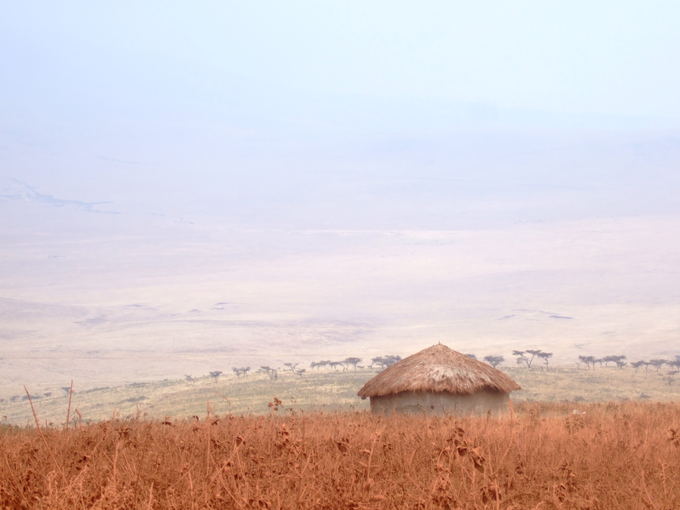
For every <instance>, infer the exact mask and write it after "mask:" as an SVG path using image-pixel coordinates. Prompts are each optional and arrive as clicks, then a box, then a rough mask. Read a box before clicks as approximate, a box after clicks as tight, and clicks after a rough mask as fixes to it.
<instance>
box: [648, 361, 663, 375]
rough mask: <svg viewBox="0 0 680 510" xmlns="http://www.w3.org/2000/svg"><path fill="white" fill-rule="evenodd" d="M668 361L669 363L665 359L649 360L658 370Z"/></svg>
mask: <svg viewBox="0 0 680 510" xmlns="http://www.w3.org/2000/svg"><path fill="white" fill-rule="evenodd" d="M666 363H668V360H665V359H651V360H649V364H650V365H651V366H653V367H654V368H656V371H657V372H658V371H659V369H660V368H661V367H662V366H664V365H665V364H666Z"/></svg>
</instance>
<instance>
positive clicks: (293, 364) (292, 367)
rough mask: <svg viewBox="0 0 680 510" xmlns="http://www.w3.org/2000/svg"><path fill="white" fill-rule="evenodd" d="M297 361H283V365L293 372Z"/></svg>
mask: <svg viewBox="0 0 680 510" xmlns="http://www.w3.org/2000/svg"><path fill="white" fill-rule="evenodd" d="M298 365H299V363H284V364H283V366H284V367H286V368H287V369H288V370H290V371H291V372H293V373H295V367H297V366H298Z"/></svg>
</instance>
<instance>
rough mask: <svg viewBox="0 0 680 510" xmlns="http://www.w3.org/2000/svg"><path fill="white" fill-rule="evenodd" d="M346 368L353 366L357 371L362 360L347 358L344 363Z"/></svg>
mask: <svg viewBox="0 0 680 510" xmlns="http://www.w3.org/2000/svg"><path fill="white" fill-rule="evenodd" d="M343 363H344V364H345V366H351V367H354V370H356V369H357V365H358V364H359V363H361V358H355V357H350V358H345V360H344V361H343Z"/></svg>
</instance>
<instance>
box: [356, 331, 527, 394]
mask: <svg viewBox="0 0 680 510" xmlns="http://www.w3.org/2000/svg"><path fill="white" fill-rule="evenodd" d="M519 389H521V388H520V386H519V385H518V384H517V383H516V382H515V381H513V380H512V379H510V377H508V376H507V375H505V374H504V373H503V372H501V371H500V370H497V369H495V368H493V367H492V366H491V365H487V364H486V363H482V362H481V361H477V360H476V359H473V358H471V357H469V356H466V355H464V354H461V353H459V352H456V351H454V350H453V349H449V348H448V347H447V346H445V345H442V344H437V345H433V346H432V347H428V348H427V349H423V350H422V351H420V352H417V353H415V354H413V355H411V356H409V357H408V358H405V359H403V360H401V361H399V362H397V363H395V364H394V365H392V366H390V367H388V368H386V369H385V370H383V371H382V372H380V373H379V374H378V375H376V376H375V377H374V378H373V379H371V380H370V381H368V382H367V383H366V384H364V386H363V388H361V389H360V390H359V396H360V397H361V398H366V397H382V396H385V395H394V394H395V393H401V392H404V391H415V392H434V393H442V392H447V393H454V394H457V395H470V394H471V393H476V392H478V391H497V392H502V393H509V392H511V391H513V390H519Z"/></svg>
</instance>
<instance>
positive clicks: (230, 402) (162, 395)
mask: <svg viewBox="0 0 680 510" xmlns="http://www.w3.org/2000/svg"><path fill="white" fill-rule="evenodd" d="M503 370H505V371H506V372H507V373H508V374H509V375H510V376H511V377H513V378H514V379H515V380H517V381H518V382H519V383H520V385H521V386H522V388H523V390H522V391H517V392H513V394H512V398H513V400H514V401H516V402H524V401H541V402H560V401H571V402H608V401H626V400H629V401H646V400H651V401H660V402H663V401H673V400H675V401H680V380H678V379H677V376H676V379H675V380H672V379H668V376H667V375H666V373H667V371H666V370H665V369H661V370H660V371H659V372H658V373H657V372H656V371H654V370H653V369H650V370H649V371H648V372H645V371H644V369H640V370H639V371H637V372H636V371H635V370H633V369H632V368H624V369H618V368H613V367H601V368H600V367H598V368H596V369H594V370H586V369H583V368H566V367H558V368H554V369H550V370H542V369H538V368H536V369H531V370H527V369H525V368H514V367H513V368H508V367H503ZM375 374H376V372H375V371H373V370H357V371H346V372H343V371H326V372H323V371H322V372H314V371H308V372H307V373H306V374H305V375H304V376H295V375H292V374H290V373H282V374H281V375H280V376H279V378H278V379H276V380H270V379H269V378H267V377H265V376H263V375H259V374H252V375H248V376H246V377H241V378H236V377H234V376H232V375H223V376H221V377H219V379H217V380H214V379H212V378H210V377H202V378H198V379H196V380H195V381H194V382H187V381H185V380H183V379H181V380H163V381H157V382H145V383H133V384H127V385H124V386H114V387H100V388H90V389H86V390H82V391H81V390H79V388H78V385H77V381H76V385H75V392H74V394H73V402H72V407H73V409H74V410H75V409H77V410H78V412H79V413H80V414H81V416H82V417H83V419H84V420H102V419H107V418H111V417H116V416H117V417H122V418H126V417H132V416H140V417H147V418H164V417H166V416H171V417H179V418H183V417H190V416H194V415H195V416H204V415H205V414H206V413H207V412H208V409H210V412H211V413H213V414H218V415H224V414H261V413H267V412H268V407H267V403H268V402H269V401H271V400H272V398H273V397H278V398H279V399H281V400H282V401H283V403H284V406H285V407H286V408H289V409H294V410H304V411H307V412H308V411H352V410H363V409H367V408H368V402H367V401H366V400H361V399H360V398H358V397H357V396H356V393H357V391H358V390H359V388H360V387H361V386H362V385H363V384H364V382H366V381H367V380H368V379H369V378H371V377H373V376H374V375H375ZM669 381H670V382H671V383H670V384H669ZM20 390H21V388H19V387H18V388H17V393H16V394H15V395H14V396H13V400H14V401H12V399H11V398H10V399H7V398H6V399H5V401H4V402H2V403H0V417H2V419H3V422H4V423H7V424H18V425H26V424H31V423H32V422H33V417H32V415H31V410H30V406H29V405H28V402H27V401H26V399H25V396H22V395H21V392H20ZM29 390H31V388H30V387H29ZM36 397H40V398H34V402H33V403H34V405H35V407H36V410H37V413H38V416H39V417H40V419H41V422H43V423H54V424H61V423H63V422H64V419H65V415H66V403H67V398H66V394H65V392H63V391H61V390H60V391H59V392H58V393H57V394H52V395H50V396H49V397H44V396H42V397H41V396H40V395H36Z"/></svg>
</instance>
